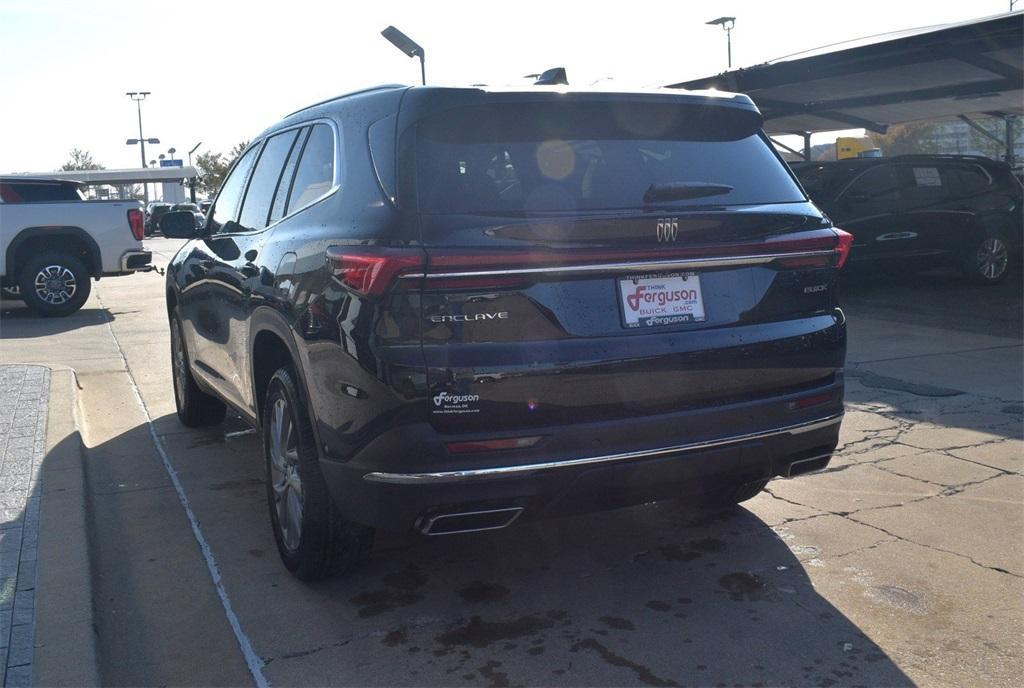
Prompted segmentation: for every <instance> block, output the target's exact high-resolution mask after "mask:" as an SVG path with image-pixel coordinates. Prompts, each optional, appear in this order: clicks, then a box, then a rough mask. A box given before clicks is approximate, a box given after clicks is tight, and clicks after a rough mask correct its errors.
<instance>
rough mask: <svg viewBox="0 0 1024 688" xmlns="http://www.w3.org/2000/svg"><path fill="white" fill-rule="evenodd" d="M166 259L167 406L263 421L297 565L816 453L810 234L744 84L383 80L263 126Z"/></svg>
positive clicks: (835, 238) (684, 490)
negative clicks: (406, 533) (714, 87)
mask: <svg viewBox="0 0 1024 688" xmlns="http://www.w3.org/2000/svg"><path fill="white" fill-rule="evenodd" d="M162 228H163V231H164V233H165V234H166V235H168V236H178V237H188V238H190V241H189V242H188V243H187V244H185V246H184V247H183V248H182V249H181V250H180V251H179V252H178V254H177V255H176V256H175V258H174V260H173V261H172V263H171V265H170V267H169V268H168V270H167V310H168V316H169V318H170V326H171V340H172V355H173V371H174V391H175V399H176V401H177V408H178V415H179V417H180V418H181V421H182V422H183V423H184V424H185V425H189V426H196V425H204V424H212V423H217V422H219V421H220V420H221V419H222V418H223V417H224V413H225V406H230V407H231V408H233V409H234V410H235V411H237V412H238V413H239V414H241V415H242V416H243V417H244V418H245V419H247V420H248V421H249V422H251V423H252V424H253V425H254V426H256V427H257V428H259V430H260V432H261V434H262V441H263V447H264V453H265V460H266V467H267V494H268V499H269V502H270V513H271V520H272V525H273V529H274V534H275V537H276V539H277V544H278V548H279V550H280V553H281V557H282V559H283V560H284V562H285V564H286V566H287V567H288V568H289V569H290V570H291V571H292V572H293V573H295V574H296V575H297V576H299V577H300V578H304V579H310V578H317V577H320V576H323V575H326V574H328V573H330V572H332V571H337V570H340V569H343V568H346V567H348V566H350V565H352V564H353V563H355V562H356V561H357V560H358V559H359V558H360V557H361V556H363V555H365V554H366V553H367V551H368V550H369V547H370V542H371V536H372V533H373V528H385V529H392V530H409V529H415V530H418V531H420V532H422V533H424V534H428V535H438V534H449V533H460V532H468V531H477V530H487V529H495V528H502V527H505V526H507V525H509V524H511V523H512V522H513V521H515V520H516V519H517V518H523V519H525V518H530V517H534V516H551V515H556V514H565V513H571V512H578V511H585V510H593V509H608V508H614V507H618V506H624V505H629V504H636V503H641V502H648V501H653V500H660V499H667V498H681V499H687V500H691V501H701V502H705V501H713V502H716V503H718V504H723V503H730V502H737V501H742V500H744V499H748V498H750V497H752V496H754V495H755V494H757V493H758V492H759V491H760V490H761V489H762V488H763V487H764V485H765V483H766V482H767V481H768V480H769V479H770V478H772V477H773V476H791V475H796V474H799V473H804V472H807V471H810V470H816V469H820V468H823V467H824V466H825V465H826V464H827V463H828V461H829V459H830V457H831V454H832V452H833V450H834V449H835V446H836V442H837V438H838V434H839V423H840V419H841V416H842V413H843V402H842V399H843V362H844V356H845V351H846V330H845V321H844V316H843V313H842V311H841V310H839V308H838V307H837V303H836V300H837V294H836V278H837V272H838V270H839V268H841V267H842V264H843V261H844V260H845V258H846V255H847V253H848V251H849V246H850V239H851V237H850V235H848V234H846V233H845V232H842V231H841V230H838V229H835V228H833V227H832V226H831V225H830V223H829V222H828V221H827V220H825V219H824V218H823V217H822V215H821V213H820V212H819V211H818V210H817V209H816V208H815V207H814V206H813V205H812V204H811V203H810V202H809V201H808V199H807V198H806V196H805V194H804V192H803V191H802V189H801V187H800V185H799V184H798V183H797V182H796V181H795V179H794V177H793V176H792V174H791V173H790V171H789V169H788V168H787V167H786V165H785V164H784V163H783V162H782V160H781V159H780V158H779V157H778V155H777V154H776V153H775V151H774V150H773V148H772V146H771V145H770V144H769V143H768V141H767V139H766V138H765V136H764V134H763V133H762V132H761V117H760V114H759V113H758V111H757V109H756V108H755V107H754V105H753V104H752V103H751V101H750V100H749V99H748V98H747V97H745V96H742V95H733V94H728V93H719V92H707V93H697V92H692V93H688V92H685V91H668V92H661V91H651V92H635V93H622V92H616V93H602V92H584V91H573V90H568V91H566V90H564V89H563V90H554V89H548V88H533V89H531V90H518V91H513V90H502V91H497V90H490V89H485V88H465V89H462V88H438V87H415V88H408V87H397V86H395V87H382V88H376V89H371V90H368V91H363V92H360V93H354V94H351V95H347V96H343V97H340V98H337V99H334V100H329V101H326V102H323V103H320V104H318V105H314V106H312V107H309V108H307V109H304V110H301V111H299V112H296V113H294V114H292V115H290V116H289V117H287V118H285V119H284V120H283V121H282V122H280V123H279V124H276V125H274V126H273V127H271V128H270V129H268V130H267V131H265V132H264V133H262V134H260V135H259V136H257V137H256V138H255V139H254V140H253V142H252V144H251V145H250V146H249V147H248V149H247V150H246V151H245V152H244V153H243V154H242V155H241V156H240V157H239V159H238V160H237V162H236V163H235V164H234V167H233V169H232V170H231V172H230V173H229V175H228V176H227V178H226V180H225V182H224V184H223V186H222V188H221V190H220V193H219V195H218V196H217V199H216V201H215V203H214V206H213V208H212V209H211V211H210V212H209V214H208V216H207V222H206V225H205V226H204V227H202V228H200V229H196V230H194V229H193V221H192V215H191V213H189V214H177V213H170V214H168V215H166V216H165V217H164V219H163V222H162Z"/></svg>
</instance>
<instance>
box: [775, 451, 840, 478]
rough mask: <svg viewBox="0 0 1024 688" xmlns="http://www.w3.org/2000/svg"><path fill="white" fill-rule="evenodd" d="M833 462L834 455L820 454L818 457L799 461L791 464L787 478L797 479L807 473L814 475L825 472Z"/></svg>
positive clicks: (787, 470)
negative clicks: (829, 463)
mask: <svg viewBox="0 0 1024 688" xmlns="http://www.w3.org/2000/svg"><path fill="white" fill-rule="evenodd" d="M831 460H832V454H831V453H829V454H818V455H817V456H811V457H808V458H806V459H799V460H797V461H794V462H793V463H791V464H789V467H788V468H787V469H786V477H787V478H795V477H796V476H798V475H805V474H807V473H814V472H815V471H820V470H823V469H824V468H825V467H826V466H828V462H829V461H831Z"/></svg>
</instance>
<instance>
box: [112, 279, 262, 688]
mask: <svg viewBox="0 0 1024 688" xmlns="http://www.w3.org/2000/svg"><path fill="white" fill-rule="evenodd" d="M97 299H98V300H100V304H101V305H102V299H99V295H97ZM106 324H107V330H108V331H109V332H110V337H111V338H112V339H113V340H114V345H115V346H117V353H118V354H119V355H120V356H121V360H122V361H123V362H124V368H125V371H127V373H128V381H129V382H130V383H131V385H132V392H133V393H134V394H135V401H136V403H138V405H139V408H141V409H142V412H143V413H144V414H146V425H148V426H149V435H150V437H151V438H153V445H154V446H155V447H156V451H157V453H158V454H160V460H161V461H163V464H164V470H165V471H167V475H168V476H169V477H170V479H171V483H172V484H173V485H174V490H175V492H177V493H178V501H180V502H181V506H182V507H183V508H184V509H185V515H186V516H187V517H188V522H189V523H190V524H191V525H192V534H193V535H194V536H195V538H196V542H198V543H199V550H200V551H201V552H202V553H203V559H205V560H206V568H207V569H209V571H210V578H211V579H213V587H214V588H215V589H216V590H217V596H218V597H219V598H220V603H221V606H223V607H224V615H225V616H227V619H228V624H230V626H231V630H232V631H234V634H235V639H236V640H237V641H238V646H239V648H240V649H241V650H242V655H243V656H244V657H245V663H246V665H247V666H248V667H249V673H251V674H252V678H253V681H255V682H256V686H257V688H269V686H270V683H269V682H268V681H267V678H266V676H264V675H263V660H262V659H260V657H259V655H257V654H256V651H255V650H253V648H252V642H251V641H250V640H249V636H247V635H246V634H245V631H243V630H242V624H241V623H240V622H239V620H238V615H236V614H235V611H234V609H233V608H232V607H231V600H230V599H229V598H228V592H227V590H225V588H224V583H223V581H222V579H221V575H220V567H219V566H217V561H216V559H214V558H213V550H211V549H210V544H209V543H208V542H207V541H206V537H205V536H204V535H203V531H202V530H201V529H200V528H199V520H198V519H196V515H195V513H194V512H193V511H192V505H191V503H190V502H189V501H188V495H186V494H185V488H184V487H183V486H182V484H181V481H180V480H178V471H176V470H175V469H174V465H173V464H172V463H171V459H170V457H169V456H168V455H167V450H166V448H165V447H164V443H163V440H161V439H160V436H159V435H157V434H156V427H154V425H153V418H152V416H150V415H149V409H148V408H147V407H146V402H145V401H143V399H142V393H141V392H140V391H139V386H138V385H137V384H135V375H134V374H133V373H132V369H131V366H129V365H128V358H127V357H126V356H125V355H124V350H123V349H122V348H121V342H120V341H118V339H117V335H116V334H114V328H113V327H111V326H110V320H107V323H106Z"/></svg>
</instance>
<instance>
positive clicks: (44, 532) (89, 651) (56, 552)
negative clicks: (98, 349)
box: [33, 367, 100, 686]
mask: <svg viewBox="0 0 1024 688" xmlns="http://www.w3.org/2000/svg"><path fill="white" fill-rule="evenodd" d="M84 460H85V450H84V446H83V444H82V437H81V434H80V433H79V409H78V379H77V377H76V375H75V371H74V370H72V369H71V368H61V367H53V368H51V376H50V409H49V418H48V422H47V427H46V458H45V459H44V461H43V466H42V469H41V472H42V475H41V478H42V500H41V504H40V517H39V563H38V572H37V583H36V629H35V638H36V639H35V653H34V658H33V683H35V685H39V686H98V685H99V684H100V676H99V662H98V659H97V654H96V638H95V626H94V623H93V607H92V575H91V573H92V571H91V568H90V565H89V533H88V526H87V523H88V521H87V512H86V509H87V507H86V504H87V497H86V489H85V475H84V463H83V462H84Z"/></svg>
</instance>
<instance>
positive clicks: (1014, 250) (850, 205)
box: [794, 155, 1022, 284]
mask: <svg viewBox="0 0 1024 688" xmlns="http://www.w3.org/2000/svg"><path fill="white" fill-rule="evenodd" d="M794 170H795V172H796V175H797V177H799V179H800V181H801V182H802V183H803V185H804V188H805V189H806V190H807V193H809V194H810V196H811V198H812V199H813V200H814V202H815V203H816V204H817V205H818V207H819V208H821V209H822V210H824V211H825V213H826V214H827V215H828V217H829V218H831V219H832V221H833V222H835V223H836V224H838V225H839V226H841V227H843V228H844V229H847V230H849V231H850V232H851V233H852V234H853V235H854V237H856V239H855V241H854V244H853V250H852V251H851V253H850V263H851V265H852V266H855V265H858V264H859V265H870V264H873V265H881V266H891V265H893V264H899V265H900V266H901V267H912V268H915V267H916V268H930V267H935V266H938V265H954V266H958V267H960V268H961V269H962V270H963V272H964V274H966V275H967V276H968V277H970V278H971V279H973V280H975V281H978V282H982V283H989V284H992V283H996V282H999V281H1001V280H1002V279H1003V278H1004V277H1005V276H1006V271H1007V268H1008V266H1009V264H1010V261H1011V260H1012V259H1013V257H1015V256H1017V255H1019V253H1020V249H1021V231H1022V219H1021V218H1022V215H1021V206H1022V203H1021V192H1022V189H1021V185H1020V182H1018V181H1017V179H1016V178H1015V177H1014V176H1013V174H1012V173H1011V170H1010V166H1009V165H1007V164H1006V163H1004V162H998V161H995V160H991V159H989V158H983V157H979V156H959V155H913V156H911V155H906V156H898V157H895V158H865V159H855V160H841V161H838V162H820V163H819V162H815V163H801V164H797V165H794Z"/></svg>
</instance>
